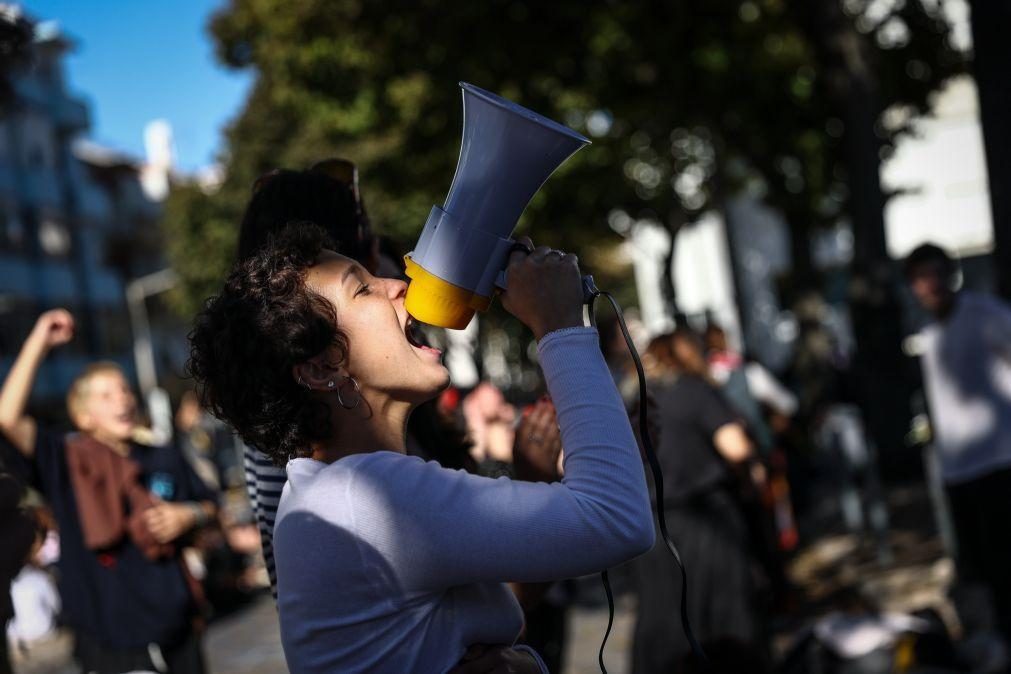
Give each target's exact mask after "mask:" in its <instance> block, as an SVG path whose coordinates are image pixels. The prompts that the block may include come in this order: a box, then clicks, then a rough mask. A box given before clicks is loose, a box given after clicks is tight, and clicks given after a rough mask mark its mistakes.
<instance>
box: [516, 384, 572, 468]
mask: <svg viewBox="0 0 1011 674" xmlns="http://www.w3.org/2000/svg"><path fill="white" fill-rule="evenodd" d="M561 453H562V432H561V431H560V430H559V429H558V419H557V417H556V416H555V406H554V405H552V404H551V401H550V400H539V401H538V402H537V403H536V404H535V405H534V406H533V407H531V408H529V409H528V410H527V411H525V412H524V413H523V419H522V420H521V421H520V425H519V428H517V429H516V440H515V441H514V442H513V465H514V466H515V467H516V477H517V478H518V479H520V480H526V481H528V482H555V481H556V480H558V478H559V477H560V474H559V470H558V459H559V456H560V455H561Z"/></svg>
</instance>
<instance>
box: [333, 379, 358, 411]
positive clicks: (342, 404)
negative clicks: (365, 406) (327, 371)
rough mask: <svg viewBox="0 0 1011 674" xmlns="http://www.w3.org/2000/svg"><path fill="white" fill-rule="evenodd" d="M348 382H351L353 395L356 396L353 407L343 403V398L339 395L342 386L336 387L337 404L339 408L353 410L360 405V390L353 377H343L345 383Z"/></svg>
mask: <svg viewBox="0 0 1011 674" xmlns="http://www.w3.org/2000/svg"><path fill="white" fill-rule="evenodd" d="M348 381H349V382H351V385H352V386H354V387H355V393H356V394H357V395H358V397H357V398H356V399H355V402H354V404H353V405H348V404H347V403H346V402H344V397H343V396H342V395H341V389H342V388H344V385H343V384H341V385H340V386H338V387H337V402H338V403H340V406H341V407H343V408H344V409H346V410H353V409H354V408H356V407H358V406H359V405H361V403H362V389H361V387H360V386H359V385H358V382H357V381H356V380H355V378H354V377H345V383H346V382H348Z"/></svg>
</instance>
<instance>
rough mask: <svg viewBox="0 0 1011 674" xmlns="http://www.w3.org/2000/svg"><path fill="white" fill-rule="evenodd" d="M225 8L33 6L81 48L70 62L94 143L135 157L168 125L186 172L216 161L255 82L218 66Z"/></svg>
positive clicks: (187, 3)
mask: <svg viewBox="0 0 1011 674" xmlns="http://www.w3.org/2000/svg"><path fill="white" fill-rule="evenodd" d="M222 4H223V1H222V0H172V1H171V2H149V1H146V0H144V1H141V0H87V1H84V0H26V1H25V2H24V3H23V5H22V6H23V7H24V8H25V10H26V12H27V13H28V14H29V15H31V16H33V17H35V18H37V19H40V20H49V19H54V20H56V21H57V22H59V24H60V27H61V29H62V30H63V31H64V32H65V33H66V34H68V35H69V36H70V37H71V38H72V39H75V40H76V42H77V49H76V50H75V51H74V52H73V53H71V54H70V55H69V56H68V58H67V59H66V74H67V81H68V84H69V86H70V89H71V91H73V92H75V93H77V94H81V95H83V96H84V97H85V98H86V99H87V100H88V103H89V105H90V108H91V117H92V131H91V135H90V137H91V139H92V140H95V141H97V142H99V143H101V144H103V145H107V146H109V147H113V148H116V149H118V150H122V151H125V152H127V153H129V154H131V155H134V156H136V157H142V156H143V154H144V137H143V133H144V125H145V124H146V123H147V122H148V121H150V120H152V119H158V118H163V119H167V120H168V121H169V122H170V123H171V124H172V127H173V130H174V132H175V145H176V159H177V163H178V166H179V168H180V169H182V170H184V171H192V170H193V169H196V168H199V167H201V166H205V165H207V164H209V163H211V162H212V161H213V160H214V156H215V153H216V151H217V150H218V148H219V146H220V138H221V129H222V128H223V126H224V125H225V124H226V123H227V122H228V120H230V119H231V118H232V117H233V116H234V115H235V114H237V113H238V111H239V109H240V108H241V106H242V103H243V101H244V100H245V96H246V91H247V90H248V87H249V84H250V82H251V78H250V76H249V74H248V73H236V72H234V71H229V70H225V69H224V68H222V67H221V66H219V65H218V64H217V62H216V61H215V59H214V53H213V47H212V45H211V41H210V38H209V36H208V35H207V32H206V25H207V20H208V18H209V17H210V15H211V14H212V13H213V11H214V10H215V9H217V8H218V7H220V6H221V5H222Z"/></svg>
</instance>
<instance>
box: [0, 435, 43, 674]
mask: <svg viewBox="0 0 1011 674" xmlns="http://www.w3.org/2000/svg"><path fill="white" fill-rule="evenodd" d="M0 444H2V443H0ZM0 465H2V464H0ZM22 491H23V488H22V485H21V483H20V482H19V481H18V480H16V479H15V478H14V476H12V475H10V474H9V473H6V472H4V470H3V468H2V467H0V593H2V594H0V625H6V624H7V621H8V620H10V619H11V618H13V617H14V605H13V603H12V602H11V583H12V582H13V580H14V578H15V577H17V575H18V572H19V571H20V570H21V567H22V566H24V563H25V561H26V560H27V559H28V556H29V553H30V552H31V549H32V546H33V545H34V544H35V543H36V539H37V538H38V535H37V527H36V526H35V522H34V521H33V520H32V518H31V517H30V516H28V515H27V514H25V513H24V512H22V511H21V509H20V508H18V503H19V502H20V500H21V493H22ZM11 671H12V670H11V662H10V656H9V654H8V652H7V638H6V636H4V635H0V674H10V672H11Z"/></svg>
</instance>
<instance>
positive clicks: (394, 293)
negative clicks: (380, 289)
mask: <svg viewBox="0 0 1011 674" xmlns="http://www.w3.org/2000/svg"><path fill="white" fill-rule="evenodd" d="M386 292H387V294H388V295H389V297H390V299H391V300H398V299H403V298H404V296H405V295H406V294H407V283H406V282H404V281H401V280H400V279H387V280H386Z"/></svg>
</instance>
